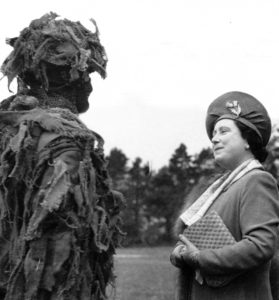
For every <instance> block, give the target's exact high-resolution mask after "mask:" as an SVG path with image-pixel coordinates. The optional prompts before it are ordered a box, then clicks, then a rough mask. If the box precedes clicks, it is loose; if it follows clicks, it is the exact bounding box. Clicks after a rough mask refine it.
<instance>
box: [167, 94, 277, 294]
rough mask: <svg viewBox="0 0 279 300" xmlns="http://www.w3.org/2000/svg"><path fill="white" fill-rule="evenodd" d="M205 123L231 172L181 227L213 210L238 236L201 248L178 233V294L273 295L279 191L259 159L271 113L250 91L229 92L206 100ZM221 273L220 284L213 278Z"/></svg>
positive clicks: (201, 199) (175, 262)
mask: <svg viewBox="0 0 279 300" xmlns="http://www.w3.org/2000/svg"><path fill="white" fill-rule="evenodd" d="M206 129H207V133H208V136H209V138H210V139H211V141H212V145H213V153H214V158H215V161H216V162H217V164H218V165H220V166H221V167H223V168H225V169H226V170H228V172H227V173H226V174H225V175H224V176H222V177H221V178H219V179H218V180H217V181H215V182H214V183H213V184H212V185H211V186H210V187H209V188H208V189H207V190H206V191H205V192H204V193H203V194H202V195H201V196H200V197H199V199H197V200H196V201H195V202H194V203H193V204H192V205H191V206H190V207H188V208H187V209H186V210H185V211H184V212H183V213H182V214H181V215H180V218H179V221H180V222H181V224H182V225H181V226H180V229H181V230H180V233H182V232H183V229H184V228H187V227H188V228H190V226H191V225H193V224H194V223H196V222H197V221H199V220H202V218H204V217H205V216H208V214H210V213H211V212H213V211H215V212H217V214H218V215H219V216H220V217H221V219H222V221H223V223H224V224H225V226H226V227H227V228H228V230H229V231H230V233H231V234H232V236H233V238H234V239H235V242H234V243H233V244H231V245H226V246H222V247H220V248H218V249H203V250H199V249H198V248H197V247H196V246H195V245H194V244H193V243H191V242H190V241H189V240H188V239H187V238H186V237H185V236H183V235H179V237H180V242H179V243H178V244H177V246H176V247H175V249H174V250H173V252H172V254H171V262H172V264H173V265H174V266H176V267H178V268H179V273H180V274H179V281H178V286H177V295H176V299H179V300H182V299H193V300H199V299H206V300H210V299H214V300H218V299H222V300H229V299H251V300H252V299H253V300H257V299H259V300H269V299H270V300H271V299H272V294H271V288H270V282H269V271H270V261H271V259H272V257H273V255H274V253H275V249H276V243H277V235H278V233H277V227H278V224H279V195H278V189H277V185H276V182H275V179H274V178H273V177H272V176H271V175H270V174H269V173H267V172H266V171H264V170H263V167H262V165H261V162H263V161H264V160H265V159H266V156H267V151H266V149H265V147H266V145H267V143H268V140H269V137H270V133H271V122H270V118H269V116H268V113H267V111H266V109H265V108H264V107H263V105H262V104H261V103H260V102H259V101H258V100H257V99H255V98H254V97H252V96H251V95H248V94H245V93H242V92H230V93H226V94H224V95H222V96H220V97H219V98H217V99H216V100H215V101H213V102H212V103H211V105H210V106H209V108H208V111H207V119H206ZM216 278H218V279H220V280H219V281H217V283H216V282H215V281H213V280H211V279H216ZM222 278H223V279H224V278H225V279H226V280H225V281H222V280H221V279H222ZM218 282H219V283H218ZM213 283H214V284H213Z"/></svg>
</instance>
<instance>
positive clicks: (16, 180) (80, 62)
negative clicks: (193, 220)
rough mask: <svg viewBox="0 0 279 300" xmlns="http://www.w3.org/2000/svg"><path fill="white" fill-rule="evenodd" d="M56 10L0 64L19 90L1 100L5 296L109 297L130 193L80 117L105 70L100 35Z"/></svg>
mask: <svg viewBox="0 0 279 300" xmlns="http://www.w3.org/2000/svg"><path fill="white" fill-rule="evenodd" d="M56 17H57V15H56V14H54V13H50V14H47V15H44V16H43V17H42V18H40V19H38V20H34V21H32V22H31V24H30V26H29V27H27V28H25V29H24V30H23V31H22V32H21V34H20V36H19V37H18V38H15V39H10V40H8V42H9V43H10V45H12V46H13V47H14V50H13V52H12V53H11V54H10V56H9V57H8V58H7V59H6V60H5V62H4V63H3V65H2V69H1V70H2V72H3V73H4V75H6V76H7V77H8V82H9V84H10V82H11V81H12V80H13V79H14V78H15V77H17V78H18V82H19V88H18V93H17V94H16V95H14V96H12V97H10V98H8V99H6V100H4V101H2V102H1V104H0V127H1V130H0V153H1V156H0V299H5V300H27V299H28V300H32V299H33V300H35V299H36V300H47V299H48V300H55V299H59V300H63V299H64V300H66V299H67V300H78V299H79V300H86V299H88V300H89V299H94V300H101V299H106V287H107V284H108V283H110V282H112V280H113V254H114V253H115V248H116V247H117V246H118V245H119V241H120V238H121V235H122V233H121V230H120V229H119V225H120V221H121V220H120V217H119V212H120V210H121V208H122V206H123V198H122V195H121V194H119V193H117V192H115V191H113V190H111V188H110V178H109V175H108V173H107V169H106V161H105V159H104V154H103V140H102V138H101V137H100V136H99V135H98V134H97V133H95V132H93V131H90V130H89V129H88V128H87V127H86V126H85V125H84V124H83V123H82V122H81V121H80V120H79V119H78V117H77V115H76V114H77V113H79V112H83V111H86V110H87V108H88V101H87V100H88V96H89V94H90V92H91V90H92V87H91V84H90V78H89V73H90V72H93V71H97V72H99V73H100V74H101V76H103V77H104V76H105V67H106V62H107V60H106V56H105V52H104V48H103V47H102V46H101V44H100V41H99V38H98V30H97V31H96V33H91V32H90V31H88V30H87V29H86V28H84V27H83V26H82V25H81V24H80V23H79V22H71V21H69V20H66V19H64V20H56Z"/></svg>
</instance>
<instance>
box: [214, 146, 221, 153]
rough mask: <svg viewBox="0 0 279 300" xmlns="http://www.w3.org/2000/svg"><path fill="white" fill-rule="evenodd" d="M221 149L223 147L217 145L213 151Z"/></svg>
mask: <svg viewBox="0 0 279 300" xmlns="http://www.w3.org/2000/svg"><path fill="white" fill-rule="evenodd" d="M221 149H223V147H217V148H215V149H213V151H214V152H215V151H218V150H221Z"/></svg>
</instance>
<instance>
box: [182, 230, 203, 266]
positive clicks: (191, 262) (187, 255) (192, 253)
mask: <svg viewBox="0 0 279 300" xmlns="http://www.w3.org/2000/svg"><path fill="white" fill-rule="evenodd" d="M179 240H180V242H182V243H183V247H182V248H181V249H180V255H181V257H182V258H183V261H184V262H185V264H187V265H188V266H191V267H193V268H195V269H196V268H197V267H198V265H199V261H198V256H199V253H200V251H199V249H198V248H197V247H196V246H195V245H194V244H193V243H192V242H190V241H189V240H188V239H187V238H186V237H185V236H184V235H182V234H180V235H179Z"/></svg>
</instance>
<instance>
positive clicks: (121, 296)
mask: <svg viewBox="0 0 279 300" xmlns="http://www.w3.org/2000/svg"><path fill="white" fill-rule="evenodd" d="M171 249H172V248H171V247H156V248H125V249H118V251H117V254H116V255H115V274H116V276H117V278H116V289H115V290H114V291H112V290H111V289H109V290H108V295H109V300H113V299H114V300H171V299H173V293H174V292H173V291H174V269H175V268H174V267H172V265H171V263H170V261H169V255H170V253H171Z"/></svg>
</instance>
